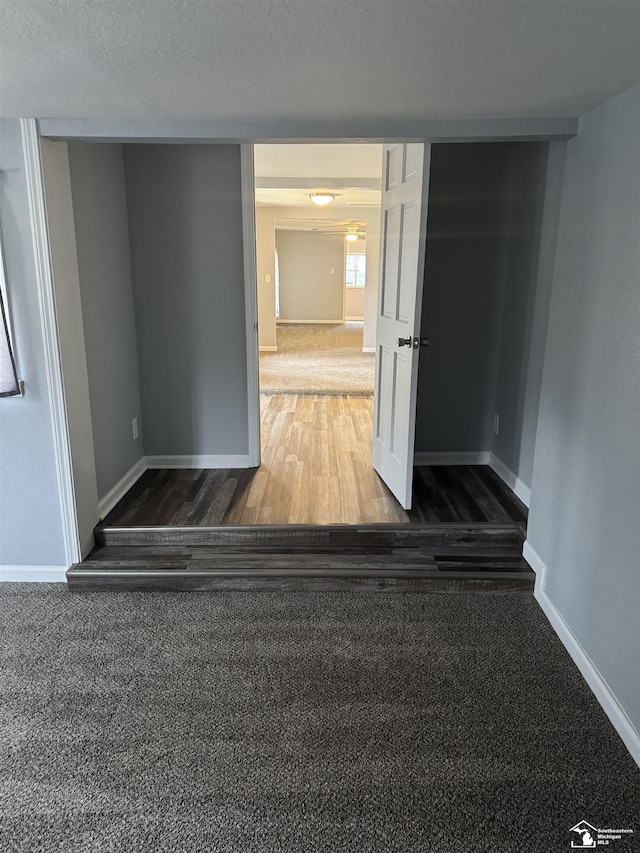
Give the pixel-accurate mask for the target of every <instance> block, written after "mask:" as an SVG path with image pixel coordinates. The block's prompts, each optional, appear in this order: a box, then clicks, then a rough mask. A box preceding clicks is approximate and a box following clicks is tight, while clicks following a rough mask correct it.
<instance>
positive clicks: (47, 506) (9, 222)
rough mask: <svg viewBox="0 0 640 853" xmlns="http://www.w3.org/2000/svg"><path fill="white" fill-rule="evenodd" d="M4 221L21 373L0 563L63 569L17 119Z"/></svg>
mask: <svg viewBox="0 0 640 853" xmlns="http://www.w3.org/2000/svg"><path fill="white" fill-rule="evenodd" d="M0 169H1V172H0V220H1V221H2V236H3V245H4V255H5V265H6V271H7V290H8V296H9V311H10V314H11V320H12V323H13V329H14V332H15V344H16V347H15V348H16V359H17V363H18V375H19V377H20V378H21V379H24V382H25V391H26V393H25V396H24V398H20V397H8V398H3V399H0V436H1V440H0V564H2V565H38V566H63V565H64V564H65V552H64V542H63V533H62V521H61V516H60V507H59V501H58V479H57V475H56V468H55V461H54V449H53V434H52V428H51V409H50V401H49V396H48V392H47V383H46V371H45V366H44V349H43V345H42V326H41V323H40V313H39V308H38V293H37V287H36V278H35V266H34V257H33V244H32V241H31V225H30V219H29V209H28V200H27V186H26V179H25V169H24V160H23V155H22V142H21V135H20V126H19V123H18V121H16V120H12V119H2V120H0Z"/></svg>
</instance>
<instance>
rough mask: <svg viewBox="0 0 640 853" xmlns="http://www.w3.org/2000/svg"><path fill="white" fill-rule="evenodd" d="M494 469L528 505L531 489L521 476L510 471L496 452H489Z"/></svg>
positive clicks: (490, 463)
mask: <svg viewBox="0 0 640 853" xmlns="http://www.w3.org/2000/svg"><path fill="white" fill-rule="evenodd" d="M488 464H489V465H490V466H491V468H492V470H493V471H495V473H496V474H497V475H498V477H500V479H501V480H503V481H504V482H505V483H506V484H507V486H509V488H510V489H511V490H512V491H513V492H515V494H516V495H517V496H518V497H519V498H520V500H521V501H522V503H523V504H524V505H525V506H526V507H528V506H529V504H530V503H531V489H530V488H529V486H527V484H526V483H524V482H523V481H522V480H521V479H520V477H518V476H517V475H516V474H514V473H513V471H510V470H509V468H507V466H506V465H505V464H504V462H502V461H501V460H500V459H498V457H497V456H496V455H495V453H490V454H489V463H488Z"/></svg>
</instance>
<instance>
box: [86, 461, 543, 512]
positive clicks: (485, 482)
mask: <svg viewBox="0 0 640 853" xmlns="http://www.w3.org/2000/svg"><path fill="white" fill-rule="evenodd" d="M259 474H260V469H196V470H192V469H188V470H175V469H172V470H165V469H161V470H152V471H147V472H146V473H145V474H143V476H142V477H141V478H140V480H138V482H137V483H136V484H135V485H134V486H133V488H132V489H131V490H130V491H129V492H128V493H127V495H125V497H124V498H123V499H122V500H121V501H120V503H118V504H117V505H116V507H115V508H114V509H113V510H112V511H111V512H110V513H109V515H108V516H107V518H106V519H105V520H104V521H103V522H102V523H101V524H100V525H99V527H101V528H102V527H162V526H174V527H189V526H204V527H213V526H218V525H242V524H265V523H267V524H268V523H272V524H287V523H306V524H313V523H317V522H316V521H315V519H314V518H313V517H309V518H306V519H305V518H301V517H300V515H299V514H297V513H296V514H295V515H294V516H293V521H292V514H291V512H290V508H291V502H292V500H293V497H294V496H293V495H292V493H291V491H290V490H289V489H288V486H287V483H286V481H281V482H280V483H279V495H280V512H279V513H278V512H274V511H273V509H272V508H271V507H270V512H269V514H268V518H267V519H262V518H261V517H260V513H259V512H255V507H249V510H251V511H250V512H247V509H248V507H247V501H248V498H249V497H250V496H251V494H252V486H253V483H254V481H255V479H256V477H258V476H259ZM372 476H374V477H376V479H377V480H378V483H377V488H378V489H379V490H382V491H384V492H387V490H386V487H385V486H384V484H383V483H382V481H381V480H379V478H377V475H375V474H373V475H372ZM318 498H321V496H318ZM386 498H387V500H388V501H394V499H393V497H392V496H391V495H390V494H389V493H388V492H387V494H386ZM361 505H363V506H366V497H364V496H363V497H362V504H361ZM359 506H360V505H359ZM378 506H379V504H376V503H375V502H374V504H373V506H371V507H369V511H368V512H359V511H358V512H353V510H354V508H353V507H351V508H349V507H347V508H345V510H344V511H341V512H340V514H339V517H337V518H327V519H326V520H325V523H345V522H346V523H353V524H364V523H367V524H371V523H389V521H390V519H389V513H388V512H386V511H385V512H381V513H380V514H379V515H378V516H376V513H375V509H376V508H377V507H378ZM349 509H351V510H352V512H351V514H350V512H349ZM526 519H527V509H526V507H525V506H524V504H523V503H522V502H521V501H520V500H519V499H518V498H517V497H516V496H515V495H514V494H513V492H511V490H510V489H508V488H507V486H505V484H504V483H503V482H502V480H500V478H499V477H498V476H497V475H496V474H495V473H494V472H493V471H492V470H491V468H489V467H488V466H485V465H478V466H470V465H464V466H448V465H441V466H434V467H424V466H419V467H416V468H415V470H414V490H413V508H412V509H411V511H409V512H405V511H404V510H402V508H401V507H400V506H399V505H398V504H397V503H396V507H395V511H394V516H393V519H392V521H393V522H394V523H404V524H412V523H418V524H423V523H425V522H433V523H459V522H473V523H489V524H503V523H509V522H518V523H522V524H525V523H526Z"/></svg>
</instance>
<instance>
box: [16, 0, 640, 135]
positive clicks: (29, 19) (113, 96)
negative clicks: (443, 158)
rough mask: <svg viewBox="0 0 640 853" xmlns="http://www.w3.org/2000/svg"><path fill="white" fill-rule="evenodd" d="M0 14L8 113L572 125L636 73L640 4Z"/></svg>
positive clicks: (466, 3) (361, 1)
mask: <svg viewBox="0 0 640 853" xmlns="http://www.w3.org/2000/svg"><path fill="white" fill-rule="evenodd" d="M0 6H1V13H2V29H1V34H0V80H1V84H0V111H1V112H2V114H4V115H7V116H36V117H61V118H64V117H67V118H73V117H85V118H121V119H124V118H137V119H151V120H160V119H172V118H175V119H179V118H182V119H198V118H199V119H221V120H222V119H286V118H295V119H305V118H310V119H311V118H313V119H326V120H329V119H332V118H333V119H362V120H366V119H393V118H407V119H411V118H413V119H430V118H432V119H437V118H501V117H504V118H507V117H521V116H531V117H544V116H549V117H551V116H576V115H580V114H582V113H583V112H585V111H587V110H589V109H590V108H592V107H594V106H596V105H597V104H598V103H601V102H602V101H604V100H606V99H607V98H608V97H610V96H611V95H613V94H615V93H617V92H619V91H621V90H623V89H625V88H627V87H628V86H630V85H632V84H633V83H635V82H636V81H637V80H638V78H639V77H640V51H639V49H638V32H639V15H640V7H639V4H638V0H322V2H319V0H317V1H315V2H314V0H208V2H203V1H202V0H128V2H122V0H100V2H96V0H28V2H27V0H2V2H1V4H0Z"/></svg>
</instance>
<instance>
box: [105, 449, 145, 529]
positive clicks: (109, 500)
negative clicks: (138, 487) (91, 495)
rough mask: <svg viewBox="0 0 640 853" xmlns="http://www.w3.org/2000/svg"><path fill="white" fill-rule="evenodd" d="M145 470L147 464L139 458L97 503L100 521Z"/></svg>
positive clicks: (143, 459) (142, 458)
mask: <svg viewBox="0 0 640 853" xmlns="http://www.w3.org/2000/svg"><path fill="white" fill-rule="evenodd" d="M146 470H147V464H146V460H145V458H144V456H141V457H140V459H138V461H137V462H136V463H135V464H134V465H132V466H131V468H129V470H128V471H127V473H126V474H125V475H124V476H123V477H121V478H120V479H119V480H118V482H117V483H116V484H115V486H114V487H113V488H112V489H109V491H108V492H107V494H106V495H105V496H104V497H102V498H100V500H99V501H98V515H99V516H100V518H101V519H103V518H105V516H107V515H108V514H109V513H110V512H111V510H112V509H113V508H114V506H115V505H116V504H117V503H118V501H120V500H122V498H123V497H124V496H125V495H126V493H127V492H128V491H129V489H130V488H131V487H132V486H133V485H134V484H135V483H136V482H137V481H138V480H139V479H140V477H142V475H143V474H144V472H145V471H146Z"/></svg>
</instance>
